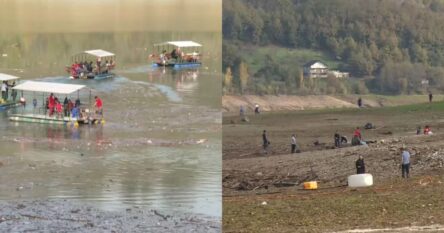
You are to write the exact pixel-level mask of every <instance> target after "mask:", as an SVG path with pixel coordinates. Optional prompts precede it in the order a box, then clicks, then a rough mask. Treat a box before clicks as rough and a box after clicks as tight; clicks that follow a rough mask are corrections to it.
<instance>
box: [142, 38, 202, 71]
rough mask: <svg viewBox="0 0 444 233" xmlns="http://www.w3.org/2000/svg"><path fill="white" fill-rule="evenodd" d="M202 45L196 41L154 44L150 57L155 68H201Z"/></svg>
mask: <svg viewBox="0 0 444 233" xmlns="http://www.w3.org/2000/svg"><path fill="white" fill-rule="evenodd" d="M201 47H202V45H201V44H199V43H196V42H194V41H167V42H163V43H159V44H154V46H153V51H155V53H153V54H151V55H150V58H151V59H152V62H153V64H152V66H153V67H173V68H192V67H197V66H200V65H201V64H202V63H201V53H200V52H199V49H201Z"/></svg>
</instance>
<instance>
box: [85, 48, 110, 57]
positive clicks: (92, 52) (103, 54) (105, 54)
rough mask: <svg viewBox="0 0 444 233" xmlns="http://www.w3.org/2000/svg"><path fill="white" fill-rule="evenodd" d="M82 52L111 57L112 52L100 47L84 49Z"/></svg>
mask: <svg viewBox="0 0 444 233" xmlns="http://www.w3.org/2000/svg"><path fill="white" fill-rule="evenodd" d="M84 53H86V54H89V55H93V56H95V57H112V56H114V53H111V52H108V51H105V50H102V49H94V50H86V51H84Z"/></svg>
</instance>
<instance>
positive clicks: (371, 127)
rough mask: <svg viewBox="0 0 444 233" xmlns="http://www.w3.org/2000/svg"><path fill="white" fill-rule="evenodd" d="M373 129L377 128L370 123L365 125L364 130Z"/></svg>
mask: <svg viewBox="0 0 444 233" xmlns="http://www.w3.org/2000/svg"><path fill="white" fill-rule="evenodd" d="M373 128H375V126H374V125H373V124H372V123H370V122H369V123H367V124H365V126H364V129H373Z"/></svg>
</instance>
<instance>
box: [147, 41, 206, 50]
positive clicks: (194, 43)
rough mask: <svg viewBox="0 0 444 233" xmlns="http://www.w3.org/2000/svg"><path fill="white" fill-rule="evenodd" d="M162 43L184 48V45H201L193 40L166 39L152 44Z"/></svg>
mask: <svg viewBox="0 0 444 233" xmlns="http://www.w3.org/2000/svg"><path fill="white" fill-rule="evenodd" d="M162 45H173V46H176V47H179V48H186V47H201V46H202V45H201V44H199V43H196V42H194V41H168V42H164V43H160V44H155V45H154V46H162Z"/></svg>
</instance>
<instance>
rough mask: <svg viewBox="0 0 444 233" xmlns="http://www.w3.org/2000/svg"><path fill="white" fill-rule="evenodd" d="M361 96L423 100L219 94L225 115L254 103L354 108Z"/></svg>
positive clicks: (391, 102) (372, 102)
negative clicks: (221, 95)
mask: <svg viewBox="0 0 444 233" xmlns="http://www.w3.org/2000/svg"><path fill="white" fill-rule="evenodd" d="M359 97H361V98H362V100H363V105H364V107H370V108H373V107H389V106H399V105H408V104H414V103H416V104H420V103H425V102H426V101H427V98H428V97H427V96H426V95H408V96H407V95H400V96H382V95H360V96H358V95H307V96H295V95H281V96H274V95H263V96H258V95H242V96H239V95H225V96H223V97H222V111H224V112H225V113H226V114H225V115H227V114H228V115H237V114H239V109H240V106H243V107H244V108H245V109H246V110H247V114H248V113H253V108H254V106H255V105H256V104H259V105H260V108H261V111H263V112H268V111H294V110H313V109H335V108H336V109H337V108H340V109H341V108H357V105H356V103H357V99H358V98H359ZM433 98H434V99H435V100H443V98H444V96H443V95H435V96H434V97H433Z"/></svg>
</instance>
